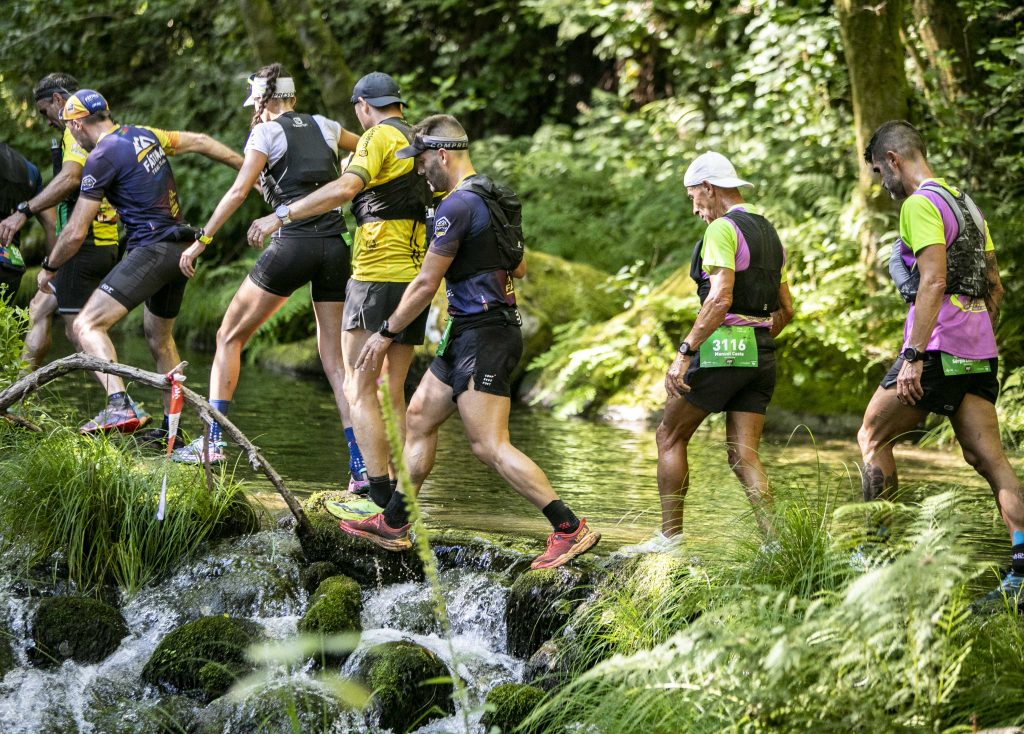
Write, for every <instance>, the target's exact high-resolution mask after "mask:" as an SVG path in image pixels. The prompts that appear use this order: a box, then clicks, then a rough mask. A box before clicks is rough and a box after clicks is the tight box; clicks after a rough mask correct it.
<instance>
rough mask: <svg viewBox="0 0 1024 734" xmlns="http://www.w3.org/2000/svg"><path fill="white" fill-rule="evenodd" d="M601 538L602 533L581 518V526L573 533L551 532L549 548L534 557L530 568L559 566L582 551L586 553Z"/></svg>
mask: <svg viewBox="0 0 1024 734" xmlns="http://www.w3.org/2000/svg"><path fill="white" fill-rule="evenodd" d="M600 539H601V533H599V532H597V531H596V530H591V529H590V527H589V526H588V525H587V521H586V520H583V519H581V520H580V526H579V527H578V528H576V531H575V532H573V533H551V535H549V536H548V548H547V550H546V551H544V552H543V553H542V554H541V555H539V556H537V557H536V558H534V559H533V563H531V564H530V568H532V569H538V568H557V567H558V566H561V565H563V564H566V563H568V562H569V561H571V560H572V559H573V558H575V557H576V556H578V555H580V554H581V553H586V552H587V551H588V550H590V549H591V548H593V547H594V546H595V545H597V541H599V540H600Z"/></svg>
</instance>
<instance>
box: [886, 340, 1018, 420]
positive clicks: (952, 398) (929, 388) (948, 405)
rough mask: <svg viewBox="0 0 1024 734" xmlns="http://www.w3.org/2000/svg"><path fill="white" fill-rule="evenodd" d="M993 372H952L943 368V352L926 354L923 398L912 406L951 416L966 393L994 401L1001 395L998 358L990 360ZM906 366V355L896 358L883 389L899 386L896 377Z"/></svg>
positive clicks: (922, 375) (922, 376)
mask: <svg viewBox="0 0 1024 734" xmlns="http://www.w3.org/2000/svg"><path fill="white" fill-rule="evenodd" d="M988 362H989V365H990V366H991V371H989V372H985V373H982V374H979V375H951V376H949V377H947V376H946V374H945V373H944V372H943V371H942V352H925V353H924V370H923V371H922V372H921V388H922V389H923V390H924V397H923V398H921V399H920V400H918V401H917V402H916V403H915V404H914V406H913V407H915V408H920V409H921V410H927V411H928V412H930V413H938V414H939V415H945V416H950V415H953V414H954V413H956V412H957V411H958V410H959V409H960V403H962V402H963V401H964V396H965V395H977V396H978V397H980V398H984V399H985V400H987V401H989V402H990V403H993V404H995V402H996V398H998V397H999V380H998V379H996V375H998V374H999V357H993V358H992V359H990V360H989V361H988ZM901 367H903V357H897V358H896V361H895V362H894V363H893V365H892V367H890V368H889V371H888V372H886V373H885V377H883V378H882V388H883V389H885V390H895V389H896V378H897V377H898V376H899V374H900V368H901Z"/></svg>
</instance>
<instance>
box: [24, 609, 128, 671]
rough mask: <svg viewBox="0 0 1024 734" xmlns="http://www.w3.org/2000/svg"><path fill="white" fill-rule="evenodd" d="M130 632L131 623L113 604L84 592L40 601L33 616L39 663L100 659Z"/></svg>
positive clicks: (33, 655) (35, 656)
mask: <svg viewBox="0 0 1024 734" xmlns="http://www.w3.org/2000/svg"><path fill="white" fill-rule="evenodd" d="M127 635H128V624H127V623H126V622H125V621H124V617H123V616H122V615H121V612H120V611H119V610H117V609H116V608H115V607H112V606H111V605H110V604H107V603H105V602H102V601H99V600H98V599H91V598H88V597H83V596H54V597H50V598H47V599H43V601H42V602H41V603H40V604H39V608H38V609H37V610H36V613H35V616H34V617H33V618H32V638H33V639H34V640H35V648H34V649H33V650H32V652H31V653H30V655H31V658H32V661H33V662H34V663H35V664H37V665H42V666H48V665H59V664H61V663H62V662H64V661H65V660H74V661H75V662H78V663H98V662H100V661H101V660H103V659H105V658H106V657H108V656H109V655H110V654H111V653H112V652H114V650H116V649H117V647H118V645H120V644H121V640H123V639H124V638H125V637H126V636H127Z"/></svg>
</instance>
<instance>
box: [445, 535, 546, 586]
mask: <svg viewBox="0 0 1024 734" xmlns="http://www.w3.org/2000/svg"><path fill="white" fill-rule="evenodd" d="M430 547H431V548H432V549H433V551H434V555H435V556H436V557H437V565H438V568H440V569H442V570H444V569H450V568H459V569H472V570H475V571H494V572H498V573H507V574H510V575H516V574H519V573H522V572H523V571H525V570H527V569H528V568H529V567H530V561H531V560H533V558H534V556H536V555H537V554H538V553H539V552H540V551H541V550H543V547H542V546H541V545H540V544H538V543H537V542H535V541H533V540H532V539H526V538H523V537H522V536H513V535H504V534H502V533H483V532H479V531H476V530H462V529H459V528H439V529H437V530H434V529H433V528H432V529H431V533H430Z"/></svg>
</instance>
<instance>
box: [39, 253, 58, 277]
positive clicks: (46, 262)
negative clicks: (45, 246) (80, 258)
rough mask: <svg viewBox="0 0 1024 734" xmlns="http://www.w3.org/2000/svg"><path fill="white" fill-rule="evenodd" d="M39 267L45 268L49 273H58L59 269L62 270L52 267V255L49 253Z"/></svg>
mask: <svg viewBox="0 0 1024 734" xmlns="http://www.w3.org/2000/svg"><path fill="white" fill-rule="evenodd" d="M39 267H41V268H42V269H43V270H45V271H46V272H48V273H56V272H57V271H58V270H60V268H51V267H50V256H49V255H47V256H46V257H44V258H43V261H42V262H41V263H39Z"/></svg>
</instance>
